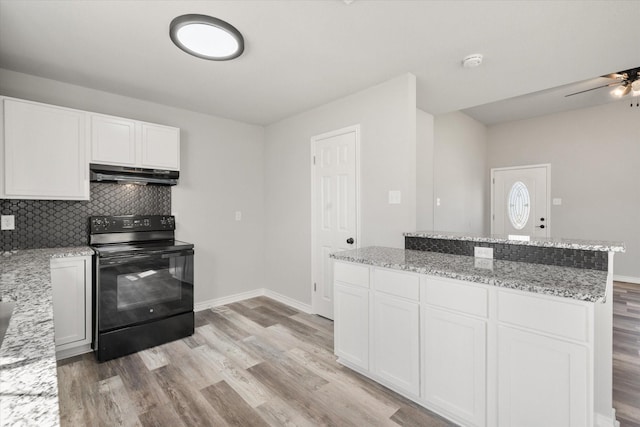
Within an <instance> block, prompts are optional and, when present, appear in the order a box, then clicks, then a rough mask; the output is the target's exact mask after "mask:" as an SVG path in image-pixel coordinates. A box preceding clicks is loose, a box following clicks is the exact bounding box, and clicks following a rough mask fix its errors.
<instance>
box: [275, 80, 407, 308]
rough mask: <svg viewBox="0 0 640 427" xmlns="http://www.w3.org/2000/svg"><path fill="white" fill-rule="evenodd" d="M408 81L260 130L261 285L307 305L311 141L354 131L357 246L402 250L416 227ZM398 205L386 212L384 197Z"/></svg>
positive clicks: (391, 81) (309, 260) (385, 85)
mask: <svg viewBox="0 0 640 427" xmlns="http://www.w3.org/2000/svg"><path fill="white" fill-rule="evenodd" d="M415 84H416V82H415V76H413V75H411V74H406V75H402V76H400V77H397V78H394V79H392V80H389V81H387V82H385V83H382V84H380V85H378V86H374V87H372V88H369V89H367V90H364V91H362V92H359V93H356V94H354V95H351V96H348V97H345V98H342V99H340V100H337V101H335V102H331V103H329V104H326V105H323V106H321V107H319V108H316V109H313V110H310V111H307V112H304V113H302V114H299V115H296V116H294V117H290V118H287V119H285V120H283V121H281V122H278V123H275V124H273V125H270V126H268V127H267V128H266V143H265V144H266V145H265V221H266V227H265V254H266V255H265V283H266V285H267V287H268V288H269V289H271V290H274V291H276V292H278V293H280V294H283V295H286V296H288V297H290V298H293V299H296V300H298V301H301V302H303V303H307V304H310V302H311V164H310V161H309V159H310V149H311V146H310V141H311V137H312V136H315V135H319V134H322V133H325V132H329V131H332V130H335V129H340V128H343V127H346V126H350V125H355V124H360V125H361V131H362V133H361V179H360V184H361V209H362V210H361V218H362V223H361V242H360V245H361V246H370V245H380V246H391V247H404V238H403V236H402V233H403V232H405V231H414V230H415V227H416V158H415V153H416V104H415V97H416V90H415ZM389 190H400V191H401V192H402V203H401V204H400V205H389V204H388V203H387V201H388V191H389Z"/></svg>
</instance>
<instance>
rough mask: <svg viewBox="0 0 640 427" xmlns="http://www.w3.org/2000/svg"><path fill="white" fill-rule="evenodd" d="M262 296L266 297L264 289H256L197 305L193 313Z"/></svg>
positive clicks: (194, 306)
mask: <svg viewBox="0 0 640 427" xmlns="http://www.w3.org/2000/svg"><path fill="white" fill-rule="evenodd" d="M262 295H264V289H254V290H252V291H247V292H241V293H239V294H234V295H229V296H226V297H222V298H214V299H210V300H206V301H202V302H197V303H195V304H194V305H193V311H202V310H208V309H210V308H214V307H219V306H221V305H226V304H231V303H234V302H238V301H243V300H246V299H249V298H255V297H259V296H262Z"/></svg>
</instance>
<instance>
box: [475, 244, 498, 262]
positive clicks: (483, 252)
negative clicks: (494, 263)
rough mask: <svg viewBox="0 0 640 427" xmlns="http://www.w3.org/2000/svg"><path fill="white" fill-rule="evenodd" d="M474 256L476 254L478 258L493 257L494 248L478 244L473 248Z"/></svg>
mask: <svg viewBox="0 0 640 427" xmlns="http://www.w3.org/2000/svg"><path fill="white" fill-rule="evenodd" d="M473 256H475V257H476V258H488V259H493V248H485V247H482V246H476V247H475V248H473Z"/></svg>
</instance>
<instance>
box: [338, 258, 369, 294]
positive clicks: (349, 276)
mask: <svg viewBox="0 0 640 427" xmlns="http://www.w3.org/2000/svg"><path fill="white" fill-rule="evenodd" d="M333 280H335V281H336V282H342V283H349V284H352V285H356V286H363V287H365V288H368V287H369V267H366V266H362V265H354V264H346V263H343V262H337V261H336V262H335V264H334V266H333Z"/></svg>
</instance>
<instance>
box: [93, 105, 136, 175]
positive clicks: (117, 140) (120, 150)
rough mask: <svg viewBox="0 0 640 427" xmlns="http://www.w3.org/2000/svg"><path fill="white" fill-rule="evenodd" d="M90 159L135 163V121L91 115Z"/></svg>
mask: <svg viewBox="0 0 640 427" xmlns="http://www.w3.org/2000/svg"><path fill="white" fill-rule="evenodd" d="M91 161H92V162H94V163H108V164H113V165H126V166H133V165H135V164H136V122H135V121H133V120H127V119H121V118H119V117H111V116H102V115H97V114H92V115H91Z"/></svg>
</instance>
